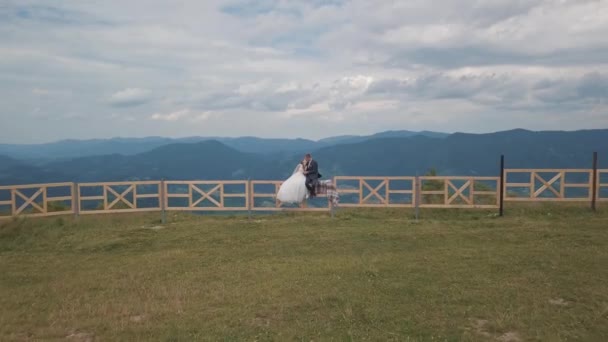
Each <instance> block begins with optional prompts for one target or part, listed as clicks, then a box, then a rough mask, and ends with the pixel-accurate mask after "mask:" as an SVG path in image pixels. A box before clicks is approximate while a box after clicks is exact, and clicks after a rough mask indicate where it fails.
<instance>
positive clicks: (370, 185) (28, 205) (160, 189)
mask: <svg viewBox="0 0 608 342" xmlns="http://www.w3.org/2000/svg"><path fill="white" fill-rule="evenodd" d="M594 181H595V184H596V189H595V191H593V184H594ZM500 182H501V179H500V177H455V176H432V177H431V176H422V177H335V178H334V184H335V185H336V187H337V189H338V192H339V194H340V197H341V199H340V202H341V203H340V206H341V207H346V208H348V207H373V208H377V207H385V208H418V207H419V208H486V209H494V208H498V207H499V205H500V198H501V195H503V196H504V201H506V202H517V201H522V202H532V201H539V202H540V201H561V202H582V201H592V200H594V201H597V202H606V201H608V169H603V170H597V174H595V177H594V174H593V170H591V169H506V170H504V174H503V184H504V185H503V187H502V189H501V186H500ZM281 183H282V182H281V181H260V180H251V181H248V180H238V181H127V182H102V183H80V184H77V183H51V184H32V185H15V186H0V218H10V217H14V216H20V215H27V216H53V215H66V214H73V215H80V214H83V215H86V214H101V213H128V212H146V211H165V210H166V211H193V212H194V211H209V212H212V211H250V212H260V211H284V210H296V211H328V210H331V209H332V208H331V205H330V203H328V201H327V200H326V199H324V198H319V199H315V200H314V201H310V202H309V203H305V204H303V205H301V206H289V205H283V204H282V203H280V202H279V201H277V200H276V193H277V191H278V189H279V188H280V186H281ZM501 190H502V191H501ZM593 194H595V198H593Z"/></svg>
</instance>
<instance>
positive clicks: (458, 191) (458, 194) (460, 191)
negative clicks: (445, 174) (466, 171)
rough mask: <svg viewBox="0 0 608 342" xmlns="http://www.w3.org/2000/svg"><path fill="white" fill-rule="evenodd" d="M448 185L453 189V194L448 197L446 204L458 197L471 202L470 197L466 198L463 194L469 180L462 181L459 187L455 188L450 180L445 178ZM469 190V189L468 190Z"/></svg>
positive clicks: (468, 202)
mask: <svg viewBox="0 0 608 342" xmlns="http://www.w3.org/2000/svg"><path fill="white" fill-rule="evenodd" d="M446 182H447V184H448V186H449V187H450V188H452V189H454V191H455V192H454V194H453V195H452V197H450V198H448V201H447V203H446V204H451V203H452V202H453V201H454V200H455V199H456V198H458V197H460V198H462V200H464V201H465V202H466V203H467V204H473V203H472V201H471V199H470V198H467V197H466V196H465V195H464V191H465V190H466V189H467V188H468V187H469V186H470V185H471V181H470V180H468V181H467V182H466V183H464V184H463V185H462V186H461V187H460V188H457V187H456V186H455V185H454V184H453V183H452V182H451V181H449V180H446ZM469 191H470V190H469Z"/></svg>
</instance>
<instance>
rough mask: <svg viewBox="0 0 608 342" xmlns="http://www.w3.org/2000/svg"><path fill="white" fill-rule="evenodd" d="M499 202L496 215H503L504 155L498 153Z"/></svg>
mask: <svg viewBox="0 0 608 342" xmlns="http://www.w3.org/2000/svg"><path fill="white" fill-rule="evenodd" d="M498 193H499V196H500V199H499V202H498V207H499V209H498V216H503V215H504V208H505V155H504V154H501V155H500V190H499V192H498Z"/></svg>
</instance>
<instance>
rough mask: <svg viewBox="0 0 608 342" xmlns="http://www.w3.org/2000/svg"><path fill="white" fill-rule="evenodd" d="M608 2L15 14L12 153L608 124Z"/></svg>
mask: <svg viewBox="0 0 608 342" xmlns="http://www.w3.org/2000/svg"><path fill="white" fill-rule="evenodd" d="M606 18H608V1H591V0H589V1H585V0H576V1H569V0H496V1H471V0H449V1H447V0H446V1H432V2H431V1H422V0H410V1H364V0H343V1H290V0H265V1H239V0H237V1H220V0H209V1H195V0H191V1H179V2H170V1H157V0H146V1H143V0H136V1H113V0H110V1H104V2H103V5H100V3H97V4H93V2H89V1H61V0H55V1H32V0H18V1H14V0H3V1H2V2H1V3H0V91H1V94H2V95H1V96H2V101H0V142H4V143H6V142H11V143H31V142H45V141H52V140H58V139H66V138H77V139H87V138H104V137H114V136H134V137H139V136H150V135H161V136H171V137H178V136H192V135H213V136H219V135H221V136H241V135H256V136H262V137H305V138H321V137H326V136H331V135H341V134H366V133H372V132H376V131H381V130H388V129H409V130H436V131H446V132H453V131H465V132H488V131H497V130H505V129H511V128H519V127H521V128H528V129H535V130H541V129H564V130H573V129H581V128H608V39H606V37H608V20H606Z"/></svg>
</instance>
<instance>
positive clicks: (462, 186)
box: [419, 176, 500, 209]
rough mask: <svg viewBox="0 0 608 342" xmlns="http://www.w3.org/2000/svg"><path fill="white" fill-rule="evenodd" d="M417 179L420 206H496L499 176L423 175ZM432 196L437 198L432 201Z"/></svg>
mask: <svg viewBox="0 0 608 342" xmlns="http://www.w3.org/2000/svg"><path fill="white" fill-rule="evenodd" d="M419 179H420V183H421V185H420V188H421V189H422V190H421V191H420V195H421V196H420V198H421V201H420V207H421V208H485V209H492V208H498V205H499V199H500V186H499V182H500V177H441V176H423V177H419ZM488 183H489V184H488ZM425 187H426V188H427V189H428V190H425ZM435 188H439V189H435ZM434 198H437V199H439V200H438V201H437V200H436V201H433V200H432V199H434Z"/></svg>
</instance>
